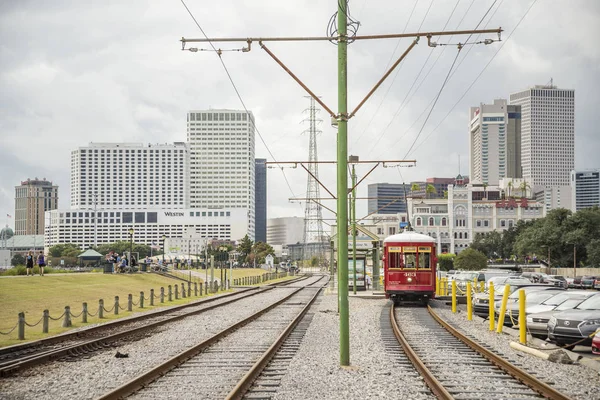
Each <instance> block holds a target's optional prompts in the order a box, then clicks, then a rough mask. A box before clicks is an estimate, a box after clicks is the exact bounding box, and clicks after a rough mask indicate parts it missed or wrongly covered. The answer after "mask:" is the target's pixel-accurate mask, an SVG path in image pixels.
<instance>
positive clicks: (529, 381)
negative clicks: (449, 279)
mask: <svg viewBox="0 0 600 400" xmlns="http://www.w3.org/2000/svg"><path fill="white" fill-rule="evenodd" d="M427 309H428V311H429V314H430V315H431V316H432V317H433V319H435V320H436V321H437V322H438V323H439V324H440V325H442V326H443V327H444V329H446V330H447V331H448V332H449V333H450V334H452V335H453V336H454V337H455V338H457V339H458V340H460V341H461V342H463V343H465V344H466V345H467V346H469V347H470V348H471V349H473V350H474V351H476V352H478V353H479V354H481V355H482V356H483V357H485V358H486V359H487V360H488V361H490V362H491V363H492V364H494V365H495V366H497V367H498V368H500V369H501V370H503V371H504V372H506V373H507V374H509V375H511V376H512V377H514V378H516V379H518V380H519V381H521V382H523V383H524V384H525V385H527V386H529V387H530V388H531V389H533V390H535V391H536V392H538V393H539V394H541V395H542V396H544V397H545V398H547V399H551V400H570V397H568V396H566V395H564V394H562V393H560V392H559V391H557V390H556V389H554V388H553V387H551V386H550V385H548V384H547V383H545V382H542V381H540V380H539V379H537V378H535V377H533V376H532V375H530V374H528V373H527V372H525V371H523V370H522V369H520V368H518V367H516V366H514V365H512V364H511V363H510V362H508V361H507V360H505V359H503V358H502V357H500V356H498V355H496V354H494V353H493V352H491V351H489V350H488V349H486V348H485V347H483V346H481V345H479V344H478V343H476V342H475V341H473V340H471V339H469V338H468V337H466V336H465V335H463V334H462V333H461V332H459V331H458V330H457V329H455V328H454V327H452V326H451V325H450V324H448V323H447V322H446V321H444V320H443V319H442V318H441V317H440V316H439V315H437V314H436V313H435V311H433V310H432V309H431V307H430V306H427Z"/></svg>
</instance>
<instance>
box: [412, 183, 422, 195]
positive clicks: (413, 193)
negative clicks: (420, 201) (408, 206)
mask: <svg viewBox="0 0 600 400" xmlns="http://www.w3.org/2000/svg"><path fill="white" fill-rule="evenodd" d="M419 190H421V185H419V184H418V183H413V184H412V185H411V186H410V191H411V192H412V195H413V197H415V196H414V195H415V192H418V191H419Z"/></svg>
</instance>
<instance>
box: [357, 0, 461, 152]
mask: <svg viewBox="0 0 600 400" xmlns="http://www.w3.org/2000/svg"><path fill="white" fill-rule="evenodd" d="M458 1H460V0H458ZM417 4H419V0H417V1H415V4H414V5H413V8H412V10H411V12H410V15H409V16H408V20H407V21H406V24H404V29H402V33H405V32H406V29H407V28H408V24H409V23H410V20H411V19H412V16H413V14H414V12H415V8H417ZM432 4H433V0H432V1H431V3H430V4H429V8H427V12H426V13H425V16H424V17H423V21H421V25H419V29H421V27H422V26H423V23H424V22H425V18H427V14H429V10H430V9H431V5H432ZM401 42H402V39H398V41H397V42H396V47H394V51H393V52H392V54H391V56H390V59H389V60H388V63H387V65H386V67H385V70H387V69H388V68H389V67H390V65H391V64H392V61H393V60H394V57H395V55H396V51H397V50H398V47H399V46H400V43H401ZM403 66H404V61H403V62H402V63H401V64H400V65H399V66H398V69H396V72H395V73H394V77H393V78H392V82H391V83H390V84H389V85H388V87H387V90H386V91H385V94H384V95H383V97H382V98H381V101H380V102H379V105H378V106H377V108H376V109H375V112H373V113H371V118H370V119H369V122H367V125H366V126H365V128H364V129H363V131H362V133H361V134H360V135H359V136H358V137H357V138H356V139H355V140H354V141H353V142H352V145H354V144H356V143H357V142H358V141H359V140H360V139H362V137H363V136H364V135H365V133H367V129H369V126H371V124H372V123H373V120H374V119H375V116H377V113H378V112H379V110H380V108H381V106H382V105H383V102H384V101H385V99H386V98H387V95H388V93H389V92H390V90H391V88H392V86H394V82H395V81H396V77H397V76H398V73H399V72H400V70H401V69H402V67H403Z"/></svg>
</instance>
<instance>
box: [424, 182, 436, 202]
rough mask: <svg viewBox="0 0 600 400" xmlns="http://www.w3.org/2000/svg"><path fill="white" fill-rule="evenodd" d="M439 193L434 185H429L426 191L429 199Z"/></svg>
mask: <svg viewBox="0 0 600 400" xmlns="http://www.w3.org/2000/svg"><path fill="white" fill-rule="evenodd" d="M435 193H437V190H436V189H435V186H433V185H432V184H428V185H427V189H425V195H426V197H427V198H428V199H430V198H431V195H432V194H435Z"/></svg>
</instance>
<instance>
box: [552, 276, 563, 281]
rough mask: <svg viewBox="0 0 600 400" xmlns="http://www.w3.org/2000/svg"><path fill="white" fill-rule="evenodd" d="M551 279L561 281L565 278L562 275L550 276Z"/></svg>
mask: <svg viewBox="0 0 600 400" xmlns="http://www.w3.org/2000/svg"><path fill="white" fill-rule="evenodd" d="M550 277H551V278H554V279H560V280H561V281H564V280H565V277H564V276H562V275H550Z"/></svg>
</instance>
